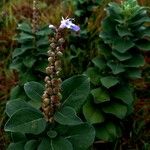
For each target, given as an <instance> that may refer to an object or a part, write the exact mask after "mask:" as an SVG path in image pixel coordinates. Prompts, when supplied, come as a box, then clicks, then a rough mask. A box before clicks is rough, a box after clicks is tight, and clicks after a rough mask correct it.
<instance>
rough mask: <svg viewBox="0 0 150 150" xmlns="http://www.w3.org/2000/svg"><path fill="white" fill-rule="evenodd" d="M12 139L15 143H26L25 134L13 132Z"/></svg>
mask: <svg viewBox="0 0 150 150" xmlns="http://www.w3.org/2000/svg"><path fill="white" fill-rule="evenodd" d="M11 139H12V142H13V143H16V142H20V141H26V136H25V134H22V133H19V132H11Z"/></svg>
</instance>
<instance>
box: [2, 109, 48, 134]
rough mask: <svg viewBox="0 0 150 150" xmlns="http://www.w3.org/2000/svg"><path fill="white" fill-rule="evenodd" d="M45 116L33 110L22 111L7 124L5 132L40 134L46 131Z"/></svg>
mask: <svg viewBox="0 0 150 150" xmlns="http://www.w3.org/2000/svg"><path fill="white" fill-rule="evenodd" d="M45 127H46V121H45V119H44V118H43V115H42V114H41V113H39V112H37V111H34V110H31V109H27V108H24V109H20V110H18V111H17V112H15V113H14V114H13V115H12V116H11V118H10V119H9V120H8V121H7V122H6V124H5V131H11V132H20V133H32V134H39V133H41V132H43V131H44V129H45Z"/></svg>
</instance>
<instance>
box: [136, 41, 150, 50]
mask: <svg viewBox="0 0 150 150" xmlns="http://www.w3.org/2000/svg"><path fill="white" fill-rule="evenodd" d="M136 46H137V47H138V48H139V49H141V50H143V51H149V50H150V41H148V40H145V39H143V40H140V41H137V43H136Z"/></svg>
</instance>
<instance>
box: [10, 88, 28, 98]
mask: <svg viewBox="0 0 150 150" xmlns="http://www.w3.org/2000/svg"><path fill="white" fill-rule="evenodd" d="M19 98H20V99H22V100H27V96H26V94H25V92H24V90H23V87H22V86H20V85H17V86H15V87H13V88H12V89H11V92H10V100H14V99H19Z"/></svg>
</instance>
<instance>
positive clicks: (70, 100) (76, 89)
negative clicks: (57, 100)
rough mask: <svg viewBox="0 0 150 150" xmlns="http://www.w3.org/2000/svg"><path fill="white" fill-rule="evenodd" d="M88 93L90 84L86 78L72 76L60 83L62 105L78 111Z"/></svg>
mask: <svg viewBox="0 0 150 150" xmlns="http://www.w3.org/2000/svg"><path fill="white" fill-rule="evenodd" d="M89 92H90V82H89V79H88V78H87V76H84V75H77V76H73V77H71V78H69V79H67V80H65V81H64V82H63V83H62V95H63V103H62V105H65V106H70V107H73V108H74V109H75V110H76V111H78V110H79V109H80V108H81V106H82V105H83V104H84V102H85V101H86V99H87V96H88V95H89Z"/></svg>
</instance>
